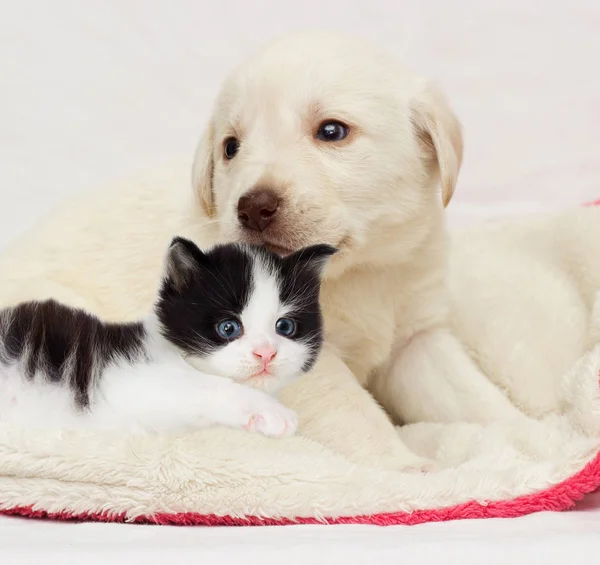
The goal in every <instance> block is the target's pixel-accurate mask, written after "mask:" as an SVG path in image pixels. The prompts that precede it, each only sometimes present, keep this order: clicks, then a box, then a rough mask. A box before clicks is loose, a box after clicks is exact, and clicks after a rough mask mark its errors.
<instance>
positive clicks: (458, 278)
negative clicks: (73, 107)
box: [0, 33, 600, 468]
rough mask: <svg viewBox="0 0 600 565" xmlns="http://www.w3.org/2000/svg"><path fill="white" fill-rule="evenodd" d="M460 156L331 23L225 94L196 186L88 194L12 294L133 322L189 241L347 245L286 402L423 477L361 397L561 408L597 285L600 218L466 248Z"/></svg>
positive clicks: (32, 256)
mask: <svg viewBox="0 0 600 565" xmlns="http://www.w3.org/2000/svg"><path fill="white" fill-rule="evenodd" d="M462 151H463V144H462V136H461V128H460V125H459V123H458V121H457V119H456V117H455V115H454V114H453V112H452V110H451V109H450V108H449V106H448V104H447V102H446V100H445V99H444V97H443V96H442V94H441V93H440V92H439V91H438V90H437V88H436V87H435V86H433V85H431V84H430V83H428V82H426V81H424V80H422V79H420V78H419V77H417V76H415V75H413V74H412V73H411V72H409V71H408V70H406V69H404V68H402V67H401V66H399V65H398V64H397V63H396V62H395V61H394V60H393V59H392V58H390V57H389V56H387V55H386V54H384V53H381V52H380V51H378V50H377V49H376V48H374V47H373V46H371V45H369V44H367V43H365V42H363V41H360V40H358V39H356V38H350V37H346V36H340V35H335V34H331V33H327V34H324V33H300V34H293V35H289V36H285V37H282V38H280V39H278V40H276V41H275V42H273V43H271V44H270V45H268V46H267V47H266V48H265V49H264V50H262V51H261V52H259V53H257V54H256V55H254V56H253V57H251V58H250V59H249V60H248V61H246V62H245V63H244V64H243V65H241V66H240V67H239V68H238V69H236V70H235V71H234V72H233V73H232V74H231V76H230V77H229V79H228V80H226V82H225V84H224V85H223V88H222V90H221V92H220V94H219V96H218V99H217V101H216V105H215V109H214V112H213V116H212V119H211V120H210V123H209V124H208V125H207V128H206V131H205V133H204V135H203V137H202V139H201V142H200V144H199V146H198V148H197V151H196V155H195V159H194V163H193V191H192V190H189V189H188V188H187V184H188V183H187V179H186V177H185V174H184V175H182V174H181V170H180V169H178V168H177V169H174V170H171V169H169V170H167V171H165V172H163V173H161V174H157V173H153V174H152V175H151V176H150V177H149V178H148V179H145V180H141V181H136V182H131V183H125V184H124V185H122V186H119V187H116V188H114V189H113V190H111V191H109V192H103V193H99V194H96V195H94V196H91V197H86V198H84V199H83V200H82V201H80V202H75V203H72V204H71V205H70V206H68V207H67V208H66V209H64V210H63V211H62V212H61V213H59V214H58V215H56V216H55V217H53V218H51V219H50V220H48V221H47V222H46V223H45V224H44V225H43V226H40V227H39V228H38V229H36V230H35V231H34V232H33V233H32V234H30V235H29V236H27V237H26V238H24V239H23V240H22V241H20V242H19V243H17V244H16V245H15V246H13V248H12V249H10V250H9V251H8V252H7V253H6V255H5V257H4V258H3V259H2V263H1V264H0V269H1V271H0V272H1V282H0V300H1V302H2V304H3V305H4V304H8V303H14V302H17V301H19V300H23V299H31V298H45V297H49V296H53V297H55V298H58V299H60V300H64V301H66V302H68V303H70V304H73V305H75V306H81V307H85V308H87V309H89V310H92V311H94V312H95V313H97V314H99V315H102V316H104V317H107V318H111V319H127V318H132V317H137V316H139V315H140V314H142V313H143V312H144V311H146V310H147V309H148V308H149V307H150V305H151V302H152V299H153V295H154V292H155V290H156V287H157V284H158V277H159V273H160V271H161V263H162V257H163V253H164V251H165V249H166V246H167V243H168V241H169V239H170V238H171V236H172V235H173V234H174V233H178V234H180V235H184V236H187V237H191V238H193V239H194V240H195V241H197V242H198V243H199V244H200V245H210V244H212V243H215V242H218V241H231V240H234V241H246V242H254V243H260V244H264V245H266V246H267V247H269V248H271V249H273V250H275V251H277V252H279V253H282V254H285V253H288V252H290V251H292V250H295V249H298V248H299V247H302V246H305V245H309V244H312V243H317V242H327V243H330V244H332V245H335V246H337V247H338V248H339V249H340V253H338V254H337V255H336V256H335V257H334V258H333V261H332V263H331V265H330V267H329V270H328V272H327V274H326V280H325V283H324V289H323V307H324V312H325V320H326V339H327V346H326V347H325V349H324V351H323V353H322V355H321V356H320V359H319V362H318V363H317V365H316V366H315V369H314V370H313V371H312V372H311V373H310V374H309V375H308V376H307V377H306V378H305V379H302V380H300V381H299V382H298V383H296V384H294V385H292V386H291V387H289V389H288V390H286V391H285V393H284V394H285V397H284V400H285V401H286V402H287V403H288V404H290V405H291V406H292V407H294V408H296V409H297V410H298V411H299V412H300V415H301V432H302V433H303V435H306V436H308V437H311V438H314V439H317V440H318V441H321V442H322V443H324V444H325V445H327V444H329V443H330V442H331V443H335V444H336V446H337V448H338V449H339V448H340V445H342V444H344V442H345V444H346V445H347V450H346V454H347V456H348V457H350V458H353V459H355V460H357V461H361V462H366V461H370V462H374V464H377V465H383V466H390V467H394V468H401V467H417V468H420V467H421V466H422V465H424V464H425V463H426V462H424V461H423V460H422V459H421V458H420V457H419V456H417V455H416V454H414V453H412V452H411V451H410V450H409V449H408V448H407V447H405V446H404V445H403V444H402V443H401V442H400V441H399V439H398V437H397V434H396V433H395V431H394V428H393V425H392V423H391V420H390V418H388V416H387V415H386V413H384V411H382V410H381V409H380V407H379V405H378V404H377V403H376V402H375V401H373V399H372V398H371V396H370V395H369V394H367V393H366V392H365V390H364V389H368V390H369V391H371V392H372V393H373V395H374V396H375V398H376V399H377V401H378V402H379V403H380V404H381V405H382V406H383V407H384V408H385V409H386V412H387V414H389V416H391V419H393V420H394V421H396V422H416V421H422V420H429V421H439V422H449V421H459V420H466V421H472V422H482V423H487V422H492V421H495V420H507V419H512V418H523V416H522V412H526V413H528V414H529V415H531V416H535V417H540V416H543V415H545V414H546V413H548V412H549V411H552V410H558V409H560V390H559V379H560V375H561V374H562V372H563V371H564V370H566V369H567V368H568V366H569V364H570V363H572V362H573V361H574V360H575V359H576V358H577V356H578V355H579V354H580V353H581V352H582V351H583V349H584V347H585V346H586V345H588V342H589V339H588V326H589V323H590V312H591V309H592V305H593V300H594V296H595V291H596V289H598V288H600V268H599V265H600V261H598V260H597V259H598V258H600V213H599V212H598V211H597V210H591V209H588V210H582V211H580V212H573V213H571V214H566V215H564V216H561V217H560V218H549V219H540V220H536V221H529V222H526V223H522V224H515V225H514V226H510V227H502V226H490V227H488V228H483V229H479V231H477V232H476V233H474V234H473V233H469V234H466V235H463V236H460V237H459V238H458V239H456V240H455V242H454V244H453V245H452V246H450V245H449V242H448V237H447V234H446V229H445V222H444V207H445V206H446V205H447V204H448V203H449V202H450V200H451V198H452V195H453V193H454V190H455V186H456V182H457V177H458V174H459V169H460V166H461V160H462ZM360 385H362V387H364V388H361V386H360ZM517 407H518V408H517ZM340 438H343V440H344V441H340ZM365 438H366V439H365Z"/></svg>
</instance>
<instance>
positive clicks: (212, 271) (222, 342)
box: [156, 237, 336, 392]
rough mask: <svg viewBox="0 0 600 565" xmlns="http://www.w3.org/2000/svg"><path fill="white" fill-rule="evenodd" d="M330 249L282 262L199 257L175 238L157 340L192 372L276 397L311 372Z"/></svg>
mask: <svg viewBox="0 0 600 565" xmlns="http://www.w3.org/2000/svg"><path fill="white" fill-rule="evenodd" d="M335 252H336V249H335V248H333V247H331V246H329V245H314V246H312V247H307V248H304V249H302V250H300V251H298V252H296V253H294V254H292V255H289V256H287V257H279V256H278V255H275V254H273V253H270V252H269V251H267V250H266V249H264V248H262V247H256V246H250V245H241V244H229V245H219V246H216V247H213V248H212V249H210V250H208V251H206V252H203V251H201V250H200V249H198V247H196V245H194V244H193V243H192V242H191V241H189V240H186V239H183V238H179V237H177V238H175V239H174V240H173V241H172V243H171V247H170V249H169V251H168V254H167V260H166V269H165V278H164V281H163V284H162V287H161V290H160V293H159V299H158V302H157V305H156V314H157V317H158V320H159V322H160V326H161V332H162V334H163V336H164V337H165V338H166V339H167V340H169V341H170V342H171V343H173V344H174V345H175V346H177V347H178V348H179V349H180V350H181V351H182V353H183V355H184V356H185V358H186V360H187V361H188V362H189V363H190V364H191V365H193V366H194V367H196V368H197V369H199V370H201V371H203V372H206V373H210V374H213V375H219V376H222V377H227V378H230V379H233V380H235V381H238V382H240V383H244V384H247V385H250V386H253V387H256V388H262V389H265V390H267V391H268V392H275V391H276V390H277V389H278V388H280V387H281V386H283V385H285V384H287V383H288V382H290V381H291V380H292V379H293V378H294V377H296V376H298V375H299V374H300V373H302V372H304V371H308V370H309V369H310V368H311V367H312V365H313V364H314V362H315V360H316V358H317V355H318V353H319V350H320V348H321V345H322V342H323V327H322V318H321V310H320V308H319V290H320V284H321V274H322V271H323V268H324V267H325V265H326V263H327V260H328V258H329V257H330V256H331V255H333V254H334V253H335Z"/></svg>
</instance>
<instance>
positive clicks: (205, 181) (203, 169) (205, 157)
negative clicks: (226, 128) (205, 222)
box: [192, 122, 215, 218]
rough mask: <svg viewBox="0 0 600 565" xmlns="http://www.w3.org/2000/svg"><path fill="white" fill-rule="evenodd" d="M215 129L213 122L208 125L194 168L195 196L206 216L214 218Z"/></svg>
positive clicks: (195, 155) (197, 151) (198, 147)
mask: <svg viewBox="0 0 600 565" xmlns="http://www.w3.org/2000/svg"><path fill="white" fill-rule="evenodd" d="M213 142H214V127H213V124H212V122H211V123H209V124H208V126H207V127H206V129H205V130H204V133H203V134H202V137H201V139H200V141H199V143H198V146H197V147H196V153H195V154H194V164H193V166H192V185H193V187H194V194H195V195H196V197H197V198H198V201H199V203H200V205H201V206H202V208H203V209H204V211H205V212H206V215H207V216H208V217H209V218H212V217H213V216H214V213H215V209H214V191H213V175H214V159H213Z"/></svg>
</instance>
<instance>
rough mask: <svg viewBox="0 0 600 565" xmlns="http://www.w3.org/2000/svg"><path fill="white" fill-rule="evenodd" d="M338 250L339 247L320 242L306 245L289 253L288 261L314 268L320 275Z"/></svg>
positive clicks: (303, 266)
mask: <svg viewBox="0 0 600 565" xmlns="http://www.w3.org/2000/svg"><path fill="white" fill-rule="evenodd" d="M338 251H339V249H336V248H335V247H333V246H331V245H327V244H325V243H320V244H318V245H311V246H310V247H304V248H303V249H300V251H296V253H292V254H291V255H288V256H287V257H286V261H289V262H290V263H292V264H293V265H298V266H300V267H302V268H306V267H309V268H313V269H315V270H316V271H317V272H318V273H319V275H322V274H323V270H324V269H325V266H326V265H327V262H328V261H329V258H330V257H331V256H332V255H334V254H335V253H337V252H338Z"/></svg>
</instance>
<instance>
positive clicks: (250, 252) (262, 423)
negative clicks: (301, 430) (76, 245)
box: [0, 237, 336, 437]
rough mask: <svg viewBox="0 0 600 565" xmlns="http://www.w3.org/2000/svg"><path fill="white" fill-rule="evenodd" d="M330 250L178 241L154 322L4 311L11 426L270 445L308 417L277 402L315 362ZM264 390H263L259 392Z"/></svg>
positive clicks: (5, 403) (1, 384) (37, 305)
mask: <svg viewBox="0 0 600 565" xmlns="http://www.w3.org/2000/svg"><path fill="white" fill-rule="evenodd" d="M335 251H336V250H335V249H334V248H332V247H330V246H328V245H316V246H313V247H308V248H306V249H303V250H301V251H298V252H297V253H294V254H292V255H289V256H287V257H283V258H282V257H279V256H277V255H275V254H272V253H270V252H269V251H267V250H265V249H263V248H260V247H253V246H247V245H237V244H231V245H221V246H217V247H214V248H213V249H211V250H209V251H207V252H202V251H201V250H200V249H198V247H196V245H194V244H193V243H192V242H191V241H188V240H186V239H183V238H179V237H177V238H175V239H174V240H173V241H172V243H171V246H170V248H169V250H168V253H167V258H166V267H165V272H164V278H163V280H162V284H161V286H160V290H159V293H158V297H157V300H156V303H155V306H154V309H153V311H152V312H151V314H150V315H149V316H148V317H147V318H146V319H145V320H143V321H139V322H135V323H119V324H117V323H105V322H102V321H101V320H99V319H98V318H96V317H94V316H92V315H90V314H88V313H86V312H84V311H82V310H76V309H73V308H70V307H67V306H64V305H62V304H59V303H57V302H56V301H53V300H48V301H45V302H29V303H24V304H20V305H18V306H15V307H12V308H7V309H5V310H1V311H0V421H1V422H12V423H17V424H21V425H38V426H43V427H51V426H56V427H64V428H95V429H98V428H100V429H119V430H126V431H150V432H182V431H190V430H194V429H198V428H202V427H206V426H211V425H223V426H229V427H233V428H245V429H247V430H250V431H257V432H260V433H262V434H264V435H267V436H270V437H280V436H284V435H290V434H293V433H294V432H295V431H296V427H297V418H296V415H295V414H294V413H293V412H292V411H290V410H288V409H287V408H285V407H284V406H282V405H281V404H280V403H279V402H278V401H277V400H276V399H275V398H273V397H272V396H270V395H269V394H267V393H271V394H273V393H275V392H276V391H277V390H278V389H279V388H280V387H281V386H283V385H285V384H287V383H289V382H290V381H292V380H293V379H294V378H295V377H297V376H298V375H300V374H301V373H302V372H305V371H308V370H309V369H310V368H311V367H312V365H313V364H314V362H315V360H316V358H317V355H318V353H319V350H320V348H321V345H322V341H323V336H322V331H323V330H322V319H321V311H320V308H319V290H320V279H321V274H322V270H323V268H324V266H325V264H326V263H327V260H328V258H329V257H330V256H331V255H332V254H333V253H335ZM257 389H262V390H257Z"/></svg>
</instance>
